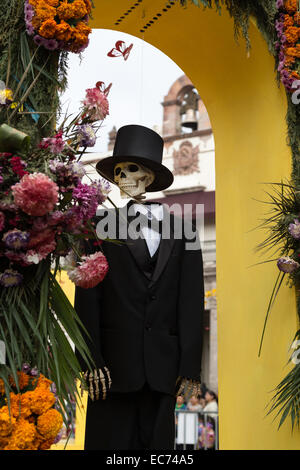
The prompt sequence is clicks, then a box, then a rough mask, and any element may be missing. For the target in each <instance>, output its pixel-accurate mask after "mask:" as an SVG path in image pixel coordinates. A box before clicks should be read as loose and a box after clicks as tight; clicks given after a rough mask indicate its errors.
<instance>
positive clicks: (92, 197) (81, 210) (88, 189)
mask: <svg viewBox="0 0 300 470" xmlns="http://www.w3.org/2000/svg"><path fill="white" fill-rule="evenodd" d="M73 198H74V200H75V201H76V202H77V204H78V205H76V206H74V207H73V208H72V209H73V211H72V212H73V214H74V215H76V217H77V219H78V220H88V219H91V218H92V217H94V216H95V214H96V211H97V207H98V204H99V202H98V189H97V187H95V186H94V185H87V184H83V183H81V182H79V183H78V185H77V187H76V188H74V189H73Z"/></svg>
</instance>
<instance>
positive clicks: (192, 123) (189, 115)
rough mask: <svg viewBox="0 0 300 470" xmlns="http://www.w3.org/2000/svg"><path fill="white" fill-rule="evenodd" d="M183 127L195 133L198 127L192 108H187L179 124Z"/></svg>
mask: <svg viewBox="0 0 300 470" xmlns="http://www.w3.org/2000/svg"><path fill="white" fill-rule="evenodd" d="M181 125H182V126H183V127H188V128H190V129H192V130H193V131H195V130H196V129H197V127H198V120H197V116H196V111H195V110H194V109H192V108H188V109H187V110H186V113H185V114H184V116H183V120H182V122H181Z"/></svg>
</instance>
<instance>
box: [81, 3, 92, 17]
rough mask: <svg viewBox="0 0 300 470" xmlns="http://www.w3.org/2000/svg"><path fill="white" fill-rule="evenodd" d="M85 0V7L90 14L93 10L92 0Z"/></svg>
mask: <svg viewBox="0 0 300 470" xmlns="http://www.w3.org/2000/svg"><path fill="white" fill-rule="evenodd" d="M83 1H84V3H85V8H86V9H87V13H88V15H89V14H90V13H91V11H92V3H91V2H90V0H83Z"/></svg>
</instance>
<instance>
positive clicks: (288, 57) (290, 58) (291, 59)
mask: <svg viewBox="0 0 300 470" xmlns="http://www.w3.org/2000/svg"><path fill="white" fill-rule="evenodd" d="M295 60H296V59H295V57H294V56H291V55H288V54H286V56H285V59H284V65H285V66H287V67H290V66H291V65H293V64H294V63H295Z"/></svg>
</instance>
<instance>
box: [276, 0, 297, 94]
mask: <svg viewBox="0 0 300 470" xmlns="http://www.w3.org/2000/svg"><path fill="white" fill-rule="evenodd" d="M276 6H277V8H278V19H277V20H276V21H275V28H276V31H277V36H278V41H277V43H276V48H277V50H278V53H279V64H278V72H279V74H280V79H281V81H282V83H283V85H284V86H285V88H286V90H287V91H288V92H291V91H292V90H294V89H295V86H294V82H295V80H300V41H299V40H300V11H299V2H298V0H277V2H276Z"/></svg>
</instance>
